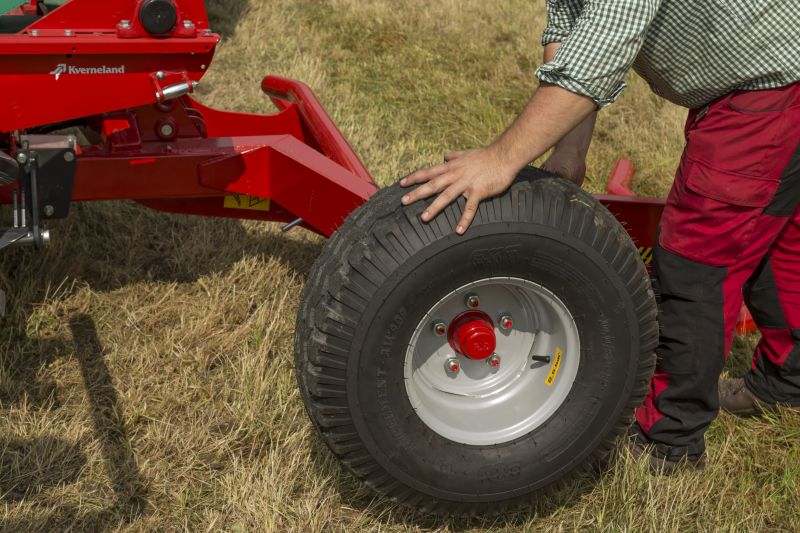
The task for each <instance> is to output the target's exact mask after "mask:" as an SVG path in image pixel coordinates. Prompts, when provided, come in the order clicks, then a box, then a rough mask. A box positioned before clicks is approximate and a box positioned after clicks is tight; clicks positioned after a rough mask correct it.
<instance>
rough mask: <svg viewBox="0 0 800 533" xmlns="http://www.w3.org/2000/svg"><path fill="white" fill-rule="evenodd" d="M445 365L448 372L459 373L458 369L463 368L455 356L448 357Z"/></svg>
mask: <svg viewBox="0 0 800 533" xmlns="http://www.w3.org/2000/svg"><path fill="white" fill-rule="evenodd" d="M444 367H445V368H446V369H447V373H448V374H458V371H459V370H461V365H460V364H458V359H456V358H455V357H450V358H448V359H447V361H446V362H445V365H444Z"/></svg>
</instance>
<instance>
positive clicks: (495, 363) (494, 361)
mask: <svg viewBox="0 0 800 533" xmlns="http://www.w3.org/2000/svg"><path fill="white" fill-rule="evenodd" d="M486 364H487V365H489V366H490V367H492V368H497V367H499V366H500V356H499V355H497V354H492V356H491V357H489V358H488V359H487V360H486Z"/></svg>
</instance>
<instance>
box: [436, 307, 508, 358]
mask: <svg viewBox="0 0 800 533" xmlns="http://www.w3.org/2000/svg"><path fill="white" fill-rule="evenodd" d="M447 340H449V341H450V346H452V347H453V349H454V350H455V351H457V352H458V353H460V354H462V355H464V356H466V357H469V358H470V359H475V360H478V361H480V360H483V359H486V358H487V357H489V356H491V355H492V354H493V353H494V349H495V348H496V347H497V339H496V338H495V335H494V323H493V322H492V319H491V318H490V317H489V315H487V314H486V313H484V312H483V311H466V312H464V313H461V314H460V315H458V316H457V317H456V318H455V320H453V322H451V323H450V327H449V328H448V329H447Z"/></svg>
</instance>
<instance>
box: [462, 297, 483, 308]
mask: <svg viewBox="0 0 800 533" xmlns="http://www.w3.org/2000/svg"><path fill="white" fill-rule="evenodd" d="M465 303H466V305H467V307H469V308H470V309H477V308H478V307H480V305H481V300H480V298H478V295H477V294H470V295H469V296H467V299H466V301H465Z"/></svg>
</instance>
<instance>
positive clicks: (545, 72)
mask: <svg viewBox="0 0 800 533" xmlns="http://www.w3.org/2000/svg"><path fill="white" fill-rule="evenodd" d="M536 77H538V78H539V79H540V80H541V81H543V82H545V83H551V84H553V85H558V86H559V87H561V88H562V89H566V90H568V91H569V92H571V93H575V94H579V95H581V96H586V97H587V98H591V99H592V100H593V101H594V103H596V104H597V105H598V106H600V107H606V106H608V105H611V104H613V103H614V102H615V101H616V100H617V99H618V98H619V97H620V95H621V94H622V92H623V91H624V90H625V88H626V87H627V85H626V84H625V82H624V81H621V82H619V83H617V84H616V85H615V86H614V87H612V88H610V89H604V88H600V87H597V86H595V85H593V84H592V83H588V82H585V81H581V80H578V79H575V78H573V77H572V76H570V75H568V74H566V73H565V72H564V67H562V66H561V65H559V64H558V63H556V62H555V61H551V62H550V63H545V64H544V65H542V66H540V67H539V68H538V69H536Z"/></svg>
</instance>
